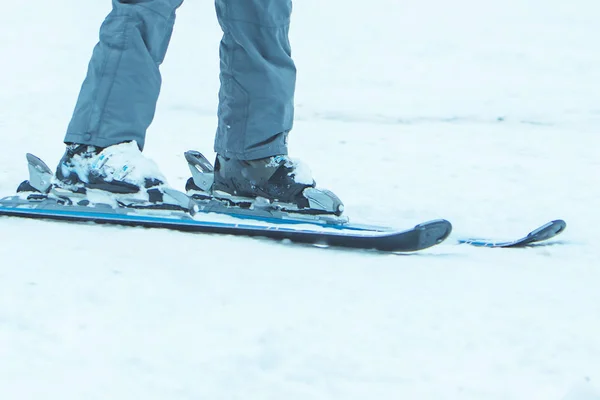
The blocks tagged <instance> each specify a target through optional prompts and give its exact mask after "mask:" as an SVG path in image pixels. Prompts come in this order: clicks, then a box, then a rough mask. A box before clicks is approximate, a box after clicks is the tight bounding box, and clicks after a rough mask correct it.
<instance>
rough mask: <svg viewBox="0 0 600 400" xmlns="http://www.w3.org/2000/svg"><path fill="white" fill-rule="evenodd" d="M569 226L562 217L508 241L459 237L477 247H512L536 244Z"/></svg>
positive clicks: (461, 241) (460, 240)
mask: <svg viewBox="0 0 600 400" xmlns="http://www.w3.org/2000/svg"><path fill="white" fill-rule="evenodd" d="M566 228H567V223H566V222H565V221H563V220H562V219H557V220H554V221H550V222H548V223H547V224H544V225H542V226H540V227H539V228H536V229H534V230H533V231H531V232H529V233H528V234H527V235H525V236H523V237H521V238H519V239H516V240H507V241H497V240H491V239H459V240H458V242H459V243H461V244H470V245H471V246H476V247H493V248H511V247H526V246H531V245H535V244H536V243H540V242H544V241H546V240H549V239H552V238H554V237H555V236H557V235H559V234H561V233H562V232H563V231H564V230H565V229H566Z"/></svg>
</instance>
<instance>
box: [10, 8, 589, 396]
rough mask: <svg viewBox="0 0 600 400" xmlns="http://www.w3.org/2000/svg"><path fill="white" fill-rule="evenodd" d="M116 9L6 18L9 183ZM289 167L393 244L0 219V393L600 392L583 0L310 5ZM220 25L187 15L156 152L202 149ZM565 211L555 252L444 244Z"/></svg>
mask: <svg viewBox="0 0 600 400" xmlns="http://www.w3.org/2000/svg"><path fill="white" fill-rule="evenodd" d="M109 7H110V2H109V1H108V0H96V1H94V2H93V5H92V2H89V1H88V2H81V1H76V0H55V1H52V2H47V1H43V0H30V1H27V2H10V4H8V5H4V6H3V11H2V13H0V54H1V55H2V63H1V64H0V88H1V90H0V129H1V131H2V135H1V137H2V140H1V143H2V146H1V147H0V159H1V160H2V163H0V193H2V194H7V195H8V194H10V193H12V192H13V191H14V189H15V188H16V186H17V185H18V183H19V182H20V181H21V180H22V179H23V178H24V177H25V176H26V174H27V170H26V165H25V157H24V154H25V152H32V153H34V154H37V155H39V156H41V157H42V158H44V159H45V160H46V161H47V162H48V163H49V164H50V165H52V166H53V165H55V164H56V162H57V161H58V159H59V158H60V156H61V155H62V151H63V145H62V143H61V140H62V136H63V133H64V129H65V127H66V125H67V123H68V120H69V118H70V114H71V111H72V108H73V105H74V102H75V98H76V95H77V91H78V89H79V85H80V84H81V80H82V79H83V76H84V73H85V68H86V65H87V61H88V57H89V55H90V53H91V49H92V46H93V45H94V44H95V42H96V39H97V31H98V27H99V24H100V23H101V21H102V19H103V17H104V16H105V14H106V13H107V12H108V10H109ZM294 7H295V9H294V10H295V11H294V20H293V27H292V41H293V42H292V45H293V48H294V56H295V59H296V62H297V64H298V68H299V73H300V75H299V78H298V91H297V99H296V101H297V106H298V107H297V122H296V126H295V130H294V134H293V136H292V137H291V141H290V142H291V143H290V144H291V149H292V153H293V156H295V157H298V158H301V159H303V160H305V161H307V162H308V163H309V164H310V165H311V167H312V170H313V171H314V173H315V176H316V178H317V181H318V183H319V184H320V185H321V186H324V187H329V188H331V189H333V190H334V191H335V192H336V193H338V194H339V195H340V196H341V197H342V199H343V200H344V201H345V203H346V205H347V212H348V215H350V216H351V217H352V219H353V220H354V221H357V222H358V221H360V222H374V223H385V224H388V225H396V226H412V225H414V224H415V223H417V222H420V221H421V220H425V219H434V218H439V217H443V218H447V219H449V220H450V221H452V223H453V224H454V227H455V230H454V234H453V236H452V237H451V238H450V239H449V240H448V242H447V244H444V245H441V246H438V247H437V248H434V249H431V250H428V251H424V252H422V253H419V254H414V255H408V256H396V255H380V254H373V253H364V252H347V251H337V250H325V249H317V248H312V247H300V246H291V245H286V244H280V243H272V242H268V241H264V240H257V239H243V238H230V237H222V236H211V235H190V234H182V233H174V232H165V231H159V230H143V229H131V228H117V227H106V226H101V227H99V226H85V225H84V226H82V225H69V224H61V223H49V222H40V221H29V220H19V219H11V218H0V224H1V226H2V229H1V230H0V239H1V242H0V243H1V245H0V398H1V399H3V400H4V399H6V400H13V399H15V400H24V399H44V400H50V399H52V400H54V399H57V400H58V399H60V400H67V399H68V400H70V399H77V400H78V399H86V400H87V399H112V400H121V399H123V400H130V399H132V398H140V399H145V400H150V399H169V400H173V399H244V400H250V399H257V400H258V399H259V400H266V399H278V400H279V399H302V400H306V399H319V400H321V399H486V400H489V399H545V400H548V399H566V400H592V399H594V400H598V399H600V290H599V286H600V249H599V246H598V245H597V244H596V243H595V241H594V240H595V239H596V238H597V232H596V228H597V226H598V223H600V218H599V213H598V211H597V209H598V200H599V199H600V185H599V184H598V182H599V177H600V161H599V160H600V158H599V156H598V149H599V148H600V136H599V132H598V130H599V128H600V93H599V87H600V68H598V65H599V64H600V53H598V38H600V27H599V25H598V20H599V18H600V2H598V1H597V0H571V1H569V2H565V1H563V0H561V1H558V0H545V1H541V0H529V1H518V0H504V1H497V0H495V1H488V2H480V1H475V0H458V1H455V2H452V3H448V2H445V1H442V0H406V1H397V0H371V1H369V2H360V1H350V2H349V1H343V0H328V1H322V0H302V1H297V2H296V3H295V5H294ZM219 36H220V31H219V28H218V25H217V23H216V18H215V17H214V10H213V4H212V2H210V1H208V2H200V1H194V2H192V1H188V2H186V4H184V6H183V7H182V8H181V10H180V13H179V18H178V23H177V26H176V31H175V34H174V37H173V41H172V47H171V49H170V52H169V54H168V57H167V61H166V63H165V65H164V68H163V71H164V90H163V95H162V97H161V100H160V104H159V108H158V112H157V117H156V120H155V123H154V125H153V126H152V128H151V131H150V132H149V137H148V142H147V149H146V150H147V154H148V155H149V156H151V157H152V158H153V159H155V160H156V161H157V162H158V163H159V164H160V165H161V167H162V169H163V172H164V173H165V174H166V175H167V176H168V178H169V180H170V183H171V184H172V185H174V186H178V187H181V186H182V185H183V184H184V182H185V179H187V177H188V171H187V167H186V165H185V163H184V160H183V151H184V150H187V149H189V148H196V149H198V150H202V151H205V152H210V150H211V149H212V140H213V132H214V129H215V116H214V114H215V110H216V92H217V88H218V77H217V73H218V70H217V69H218V59H217V48H218V40H219ZM555 218H564V219H565V220H566V221H567V223H568V224H569V226H568V228H567V231H566V232H565V233H564V234H563V235H561V237H560V238H558V240H556V241H554V245H551V246H544V247H536V248H530V249H523V250H490V249H475V248H468V247H463V246H456V245H455V244H454V241H455V239H456V238H457V237H460V236H470V235H477V236H493V237H500V238H503V237H513V236H517V235H521V234H524V233H526V232H527V231H529V230H530V229H532V228H534V227H536V226H537V225H540V224H542V223H545V222H546V221H548V220H550V219H555Z"/></svg>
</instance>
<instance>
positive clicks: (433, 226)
mask: <svg viewBox="0 0 600 400" xmlns="http://www.w3.org/2000/svg"><path fill="white" fill-rule="evenodd" d="M415 230H416V231H418V232H419V243H418V248H419V250H422V249H426V248H428V247H431V246H435V245H437V244H440V243H442V242H443V241H444V240H446V239H447V238H448V236H450V234H451V233H452V224H451V223H450V221H447V220H445V219H436V220H433V221H428V222H424V223H422V224H419V225H417V226H415Z"/></svg>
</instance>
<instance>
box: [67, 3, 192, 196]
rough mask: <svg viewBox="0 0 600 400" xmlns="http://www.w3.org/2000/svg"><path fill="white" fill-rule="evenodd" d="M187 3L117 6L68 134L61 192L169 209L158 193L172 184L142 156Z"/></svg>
mask: <svg viewBox="0 0 600 400" xmlns="http://www.w3.org/2000/svg"><path fill="white" fill-rule="evenodd" d="M182 2H183V0H112V4H113V9H112V11H111V13H110V14H109V15H108V17H107V18H106V20H105V21H104V23H103V24H102V26H101V28H100V41H99V42H98V44H97V45H96V47H95V48H94V52H93V54H92V59H91V61H90V63H89V66H88V73H87V77H86V78H85V81H84V82H83V85H82V87H81V92H80V94H79V98H78V100H77V105H76V106H75V111H74V113H73V117H72V120H71V123H70V124H69V127H68V130H67V135H66V137H65V143H67V149H66V151H65V154H64V155H63V157H62V159H61V160H60V162H59V164H58V167H57V169H56V175H55V176H56V182H55V183H56V188H55V190H58V188H62V189H65V190H67V191H75V192H77V193H79V194H81V193H82V192H81V191H82V190H83V189H85V188H88V189H97V190H103V191H107V192H113V193H115V194H126V195H127V196H129V195H131V194H136V195H138V194H140V196H141V197H140V198H139V199H138V200H140V201H149V202H151V203H160V202H163V196H162V195H157V193H161V191H160V190H159V191H157V190H154V189H161V188H162V187H163V186H164V184H165V183H166V179H165V178H164V176H163V175H162V174H161V173H160V171H159V170H158V168H157V166H156V165H155V164H154V163H153V162H152V161H151V160H148V159H146V158H145V157H144V156H143V155H142V153H141V149H142V148H143V146H144V139H145V135H146V129H147V128H148V126H149V125H150V123H151V122H152V119H153V117H154V111H155V108H156V101H157V99H158V94H159V91H160V85H161V76H160V72H159V66H160V64H161V63H162V61H163V59H164V57H165V53H166V51H167V47H168V45H169V41H170V38H171V33H172V30H173V24H174V21H175V11H176V9H177V8H178V7H179V6H180V5H181V4H182ZM134 141H135V142H137V145H136V144H135V142H134ZM151 189H152V193H153V194H152V195H150V193H151ZM83 193H86V192H85V190H84V191H83Z"/></svg>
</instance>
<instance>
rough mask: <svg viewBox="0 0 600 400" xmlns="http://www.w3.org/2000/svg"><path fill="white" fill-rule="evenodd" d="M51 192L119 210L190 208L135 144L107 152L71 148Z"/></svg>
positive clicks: (78, 146)
mask: <svg viewBox="0 0 600 400" xmlns="http://www.w3.org/2000/svg"><path fill="white" fill-rule="evenodd" d="M52 191H53V193H54V194H56V195H58V196H63V197H69V198H79V199H81V198H86V199H88V200H90V201H92V202H94V200H97V201H100V200H99V199H100V198H101V201H103V202H105V201H106V200H107V199H112V200H113V203H114V204H116V205H119V206H140V207H143V206H146V205H160V204H175V205H181V206H182V207H184V208H187V204H186V203H189V199H188V198H187V196H185V195H184V194H183V193H179V192H177V191H174V190H173V189H171V188H169V186H168V185H167V182H166V179H165V177H164V176H163V175H162V173H161V172H160V170H159V169H158V166H157V165H156V164H155V163H154V162H153V161H152V160H150V159H148V158H146V157H145V156H144V155H143V154H142V152H141V151H140V149H139V147H138V145H137V143H136V142H135V141H132V142H125V143H120V144H115V145H112V146H109V147H106V148H99V147H95V146H89V145H85V144H70V145H68V146H67V149H66V151H65V154H64V155H63V157H62V159H61V160H60V162H59V164H58V167H57V169H56V174H55V177H54V179H53V187H52ZM178 193H179V194H178ZM174 197H176V198H174ZM181 203H184V204H181Z"/></svg>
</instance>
